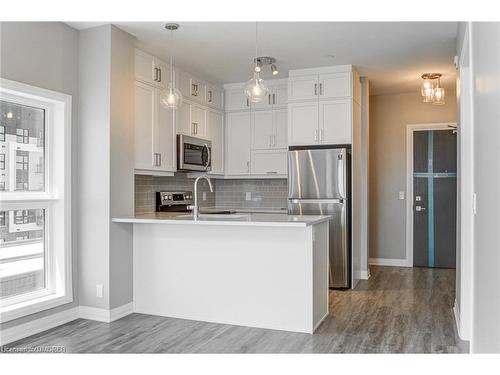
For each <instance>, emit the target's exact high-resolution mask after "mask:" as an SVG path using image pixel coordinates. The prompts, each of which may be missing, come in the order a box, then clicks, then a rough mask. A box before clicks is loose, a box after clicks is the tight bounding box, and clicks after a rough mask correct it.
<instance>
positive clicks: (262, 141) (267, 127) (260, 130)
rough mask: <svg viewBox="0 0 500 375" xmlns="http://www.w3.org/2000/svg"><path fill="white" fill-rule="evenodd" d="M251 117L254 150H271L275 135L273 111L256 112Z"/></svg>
mask: <svg viewBox="0 0 500 375" xmlns="http://www.w3.org/2000/svg"><path fill="white" fill-rule="evenodd" d="M251 117H252V149H254V150H259V149H260V150H266V149H269V148H271V147H272V144H273V140H274V135H275V132H274V121H273V120H274V116H273V111H255V112H253V113H252V116H251Z"/></svg>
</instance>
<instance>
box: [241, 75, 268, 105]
mask: <svg viewBox="0 0 500 375" xmlns="http://www.w3.org/2000/svg"><path fill="white" fill-rule="evenodd" d="M268 92H269V90H268V89H267V87H266V85H265V83H264V80H263V79H262V78H260V77H259V74H258V73H255V74H254V76H253V78H252V79H250V80H249V81H248V82H247V83H246V85H245V94H246V96H247V97H248V99H249V100H250V101H251V102H252V103H258V102H261V101H263V100H264V99H265V98H266V96H267V93H268Z"/></svg>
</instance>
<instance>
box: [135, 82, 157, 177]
mask: <svg viewBox="0 0 500 375" xmlns="http://www.w3.org/2000/svg"><path fill="white" fill-rule="evenodd" d="M155 97H156V93H155V88H154V87H151V86H149V85H146V84H144V83H142V82H137V81H136V82H135V121H134V127H135V136H134V143H135V168H136V169H153V168H154V167H155V160H154V159H155V158H154V155H153V153H154V151H153V142H154V139H153V129H154V127H155V124H156V122H157V119H156V116H157V114H156V105H155Z"/></svg>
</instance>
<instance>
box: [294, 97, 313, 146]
mask: <svg viewBox="0 0 500 375" xmlns="http://www.w3.org/2000/svg"><path fill="white" fill-rule="evenodd" d="M318 139H319V138H318V102H317V101H315V102H306V103H290V104H289V105H288V144H289V145H313V144H317V143H318Z"/></svg>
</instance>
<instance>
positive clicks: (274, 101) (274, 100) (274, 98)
mask: <svg viewBox="0 0 500 375" xmlns="http://www.w3.org/2000/svg"><path fill="white" fill-rule="evenodd" d="M273 104H276V94H273Z"/></svg>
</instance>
